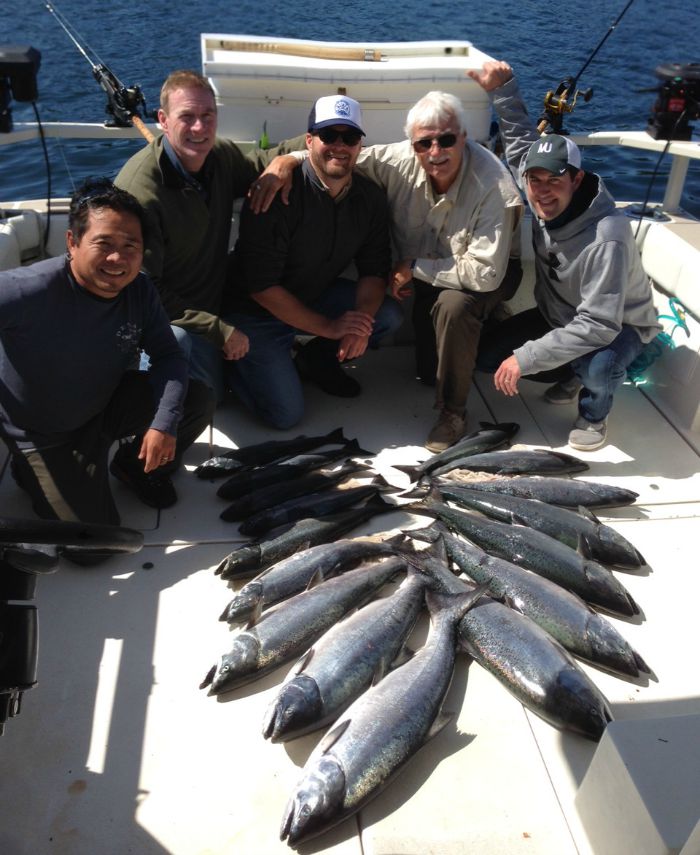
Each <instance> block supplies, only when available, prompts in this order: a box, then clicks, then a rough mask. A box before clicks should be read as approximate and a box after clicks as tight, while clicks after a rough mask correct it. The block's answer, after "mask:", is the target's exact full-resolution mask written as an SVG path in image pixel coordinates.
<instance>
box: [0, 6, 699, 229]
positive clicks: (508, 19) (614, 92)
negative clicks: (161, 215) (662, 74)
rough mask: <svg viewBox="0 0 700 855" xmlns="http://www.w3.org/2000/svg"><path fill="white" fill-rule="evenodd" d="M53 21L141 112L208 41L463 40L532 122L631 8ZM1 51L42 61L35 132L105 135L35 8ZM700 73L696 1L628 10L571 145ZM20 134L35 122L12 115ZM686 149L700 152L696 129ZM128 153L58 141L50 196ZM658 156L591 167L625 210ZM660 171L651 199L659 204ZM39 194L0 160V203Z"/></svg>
mask: <svg viewBox="0 0 700 855" xmlns="http://www.w3.org/2000/svg"><path fill="white" fill-rule="evenodd" d="M57 3H58V6H57V8H58V11H59V12H60V13H61V14H62V16H63V17H64V18H65V19H66V20H67V21H68V22H70V24H71V25H72V27H73V28H74V30H75V31H77V33H78V34H79V41H80V42H81V44H83V45H84V46H88V47H89V48H90V51H89V52H90V55H91V56H93V57H97V58H99V61H101V62H103V63H104V64H106V65H107V66H109V67H110V68H111V69H112V71H113V72H114V73H115V74H116V75H117V76H118V77H119V78H120V80H121V81H122V82H123V83H124V84H126V85H129V86H131V85H134V84H137V83H138V84H139V85H140V86H141V87H142V89H143V91H144V93H145V95H146V99H147V102H148V104H149V107H153V108H155V107H157V100H158V91H159V89H160V84H161V83H162V80H163V78H164V77H165V76H166V74H167V73H168V72H169V71H171V70H172V69H173V68H183V67H190V68H200V67H201V58H200V46H199V35H200V33H202V32H209V33H212V32H219V33H248V34H256V35H270V36H274V35H276V36H285V37H290V38H308V39H329V40H333V41H400V40H424V39H455V38H459V39H467V40H469V41H471V42H473V43H474V44H475V45H476V46H477V47H479V48H480V49H481V50H483V51H484V52H486V53H488V54H490V55H492V56H494V57H496V58H499V59H506V60H508V62H510V63H511V65H512V66H513V67H514V69H515V71H516V74H517V76H518V78H519V80H520V84H521V88H522V90H523V92H524V94H525V96H526V100H527V102H528V104H529V106H530V111H531V112H532V113H535V114H538V113H539V111H540V109H541V105H542V99H543V96H544V93H545V92H546V91H547V90H549V89H555V88H556V86H557V85H558V84H559V82H560V81H561V80H562V79H564V78H565V77H568V76H573V75H576V74H578V72H579V71H580V70H581V68H582V67H583V65H584V63H585V62H586V60H587V59H588V58H589V56H590V54H591V52H592V51H593V50H594V48H595V47H596V46H597V45H598V43H599V42H600V41H601V39H602V38H603V37H604V36H605V34H606V33H607V32H608V30H609V28H610V27H611V25H612V24H613V23H614V22H615V20H616V19H617V18H618V16H619V15H620V13H621V12H622V11H623V9H624V7H625V5H626V2H625V0H587V2H586V3H584V4H576V5H575V6H574V4H567V3H551V2H548V0H500V2H498V3H494V2H489V0H472V2H464V3H456V2H455V0H383V2H377V0H355V2H354V3H352V4H351V3H345V4H333V5H332V6H329V5H328V4H325V3H319V2H314V0H287V2H286V3H285V4H284V5H283V6H280V7H277V6H275V5H270V4H266V3H261V2H259V0H239V2H236V3H232V2H230V0H204V2H199V3H191V2H187V3H185V2H182V0H148V1H147V2H145V1H144V0H141V2H139V0H111V2H110V3H104V2H103V0H57ZM2 12H3V15H2V18H3V26H2V28H1V29H0V44H3V45H8V44H15V45H18V44H19V45H27V44H29V45H32V46H33V47H35V48H37V49H38V50H39V51H40V52H41V55H42V58H41V67H40V70H39V91H40V99H39V102H38V107H39V110H40V114H41V118H42V120H43V121H57V120H59V119H63V120H72V121H101V120H102V119H103V118H104V104H105V97H104V94H103V92H102V90H101V89H100V88H99V86H98V85H97V83H96V82H95V81H94V79H93V77H92V73H91V69H90V65H89V63H88V61H87V60H86V59H85V58H84V57H83V56H82V55H81V54H80V53H79V51H78V50H77V48H76V47H75V46H74V45H73V43H72V42H71V41H70V40H69V38H68V36H67V35H66V34H65V32H64V31H63V30H62V29H61V27H60V26H59V24H58V22H57V20H56V17H55V16H54V15H52V14H51V13H50V12H49V11H48V10H47V4H46V3H44V2H43V0H2ZM699 61H700V4H698V3H696V2H693V0H633V2H632V5H631V6H630V7H629V9H628V10H627V11H626V12H625V14H624V16H623V17H622V19H621V21H620V22H619V24H618V25H617V26H616V27H615V28H614V30H613V31H612V33H611V34H610V36H609V38H608V39H607V41H606V42H605V44H604V45H603V46H602V48H601V50H600V51H599V53H598V54H597V56H596V57H595V58H594V60H593V61H592V62H591V64H590V65H589V66H588V68H587V69H586V71H585V72H584V73H583V75H582V76H581V78H580V80H579V86H580V87H581V88H592V89H593V91H594V94H593V98H592V99H591V101H590V102H588V103H586V104H582V103H580V105H579V106H577V108H576V110H575V112H574V113H573V114H572V115H571V116H570V117H569V118H568V119H567V121H566V127H567V128H568V129H569V131H570V132H572V133H576V132H586V131H593V130H605V129H613V128H618V129H619V128H627V129H637V130H642V129H644V128H645V126H646V122H647V118H648V116H649V113H650V110H651V107H652V104H653V101H654V94H653V93H652V92H648V91H644V90H645V89H650V88H652V87H654V86H655V85H657V83H658V81H657V79H656V77H655V76H654V69H655V68H656V66H657V65H659V64H661V63H667V62H680V63H688V62H699ZM13 115H14V120H15V121H16V122H20V121H34V114H33V112H32V111H31V109H30V108H29V107H28V106H25V105H19V104H15V105H14V107H13ZM696 127H697V130H696V131H695V133H694V137H693V139H700V120H699V121H698V122H696ZM137 145H138V144H136V143H130V142H125V143H121V144H120V145H119V147H118V148H117V150H116V151H115V150H114V148H113V147H112V146H110V145H106V144H98V143H94V142H85V143H78V144H75V143H74V144H72V145H69V146H66V145H65V144H64V145H61V144H58V143H55V142H53V141H52V143H51V161H52V171H53V194H54V195H66V194H68V193H70V192H71V189H72V187H73V185H74V184H77V183H78V182H79V181H80V180H81V179H82V178H83V177H85V176H87V175H95V174H112V175H113V174H115V173H116V171H117V170H118V168H119V166H120V165H121V163H122V162H123V161H124V160H125V159H126V158H127V157H128V156H129V155H130V153H131V152H132V151H133V150H135V148H136V146H137ZM656 164H657V156H656V155H651V154H649V153H645V152H637V151H633V150H627V151H624V152H623V151H615V152H612V151H610V150H608V149H605V148H594V149H590V148H589V149H588V150H587V151H586V154H585V166H586V167H587V168H588V169H592V170H594V171H596V172H599V173H601V174H602V175H603V176H604V178H605V180H606V182H607V184H608V186H609V187H610V189H611V190H612V192H613V193H614V194H615V195H616V196H618V197H619V198H628V199H629V198H640V197H642V196H643V195H644V193H645V192H646V189H647V185H648V183H649V179H650V176H651V175H652V173H653V170H654V168H655V166H656ZM668 168H669V161H668V158H666V159H665V160H664V161H663V162H662V163H661V166H660V169H659V176H658V178H657V179H656V182H655V184H654V188H653V191H652V194H651V199H652V200H658V199H660V198H661V196H662V187H663V183H664V180H663V179H664V176H665V175H667V174H668ZM45 193H46V178H45V175H44V173H43V163H42V155H41V152H40V149H39V145H38V143H35V142H31V143H26V144H23V145H22V146H21V147H17V146H12V147H11V148H10V147H2V146H0V199H12V198H17V197H18V196H20V195H24V196H32V197H37V198H40V197H41V196H42V195H44V194H45ZM682 204H683V206H684V207H685V208H686V209H687V210H689V211H691V212H692V213H694V214H696V215H697V216H700V163H698V161H694V162H692V163H691V167H690V170H689V178H688V181H687V183H686V193H685V195H684V197H683V199H682Z"/></svg>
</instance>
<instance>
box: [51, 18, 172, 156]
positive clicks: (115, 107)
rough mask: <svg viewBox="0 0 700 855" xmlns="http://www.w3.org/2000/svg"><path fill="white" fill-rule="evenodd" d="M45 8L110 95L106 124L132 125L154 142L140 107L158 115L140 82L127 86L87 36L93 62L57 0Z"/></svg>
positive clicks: (149, 140)
mask: <svg viewBox="0 0 700 855" xmlns="http://www.w3.org/2000/svg"><path fill="white" fill-rule="evenodd" d="M44 5H45V7H46V9H47V10H48V11H49V12H50V13H51V14H52V15H53V16H54V18H55V19H56V21H57V22H58V24H59V26H60V27H61V28H62V29H63V30H64V32H65V33H66V35H67V36H68V38H69V39H70V40H71V41H72V42H73V44H74V45H75V46H76V48H77V49H78V51H79V52H80V54H81V55H82V56H84V57H85V59H86V60H87V61H88V62H89V63H90V67H91V69H92V75H93V77H94V78H95V80H96V81H97V82H98V84H99V85H100V87H101V88H102V90H103V91H104V92H105V93H106V95H107V106H106V107H105V112H106V113H108V114H109V115H110V116H111V117H112V119H111V120H105V125H106V126H107V127H119V128H130V127H131V126H132V125H133V126H134V127H136V128H138V130H139V131H140V133H141V135H142V136H143V137H144V138H145V139H146V140H147V141H148V142H153V139H154V138H153V134H152V133H151V132H150V131H149V130H148V128H147V127H146V125H145V124H144V122H143V119H142V118H141V116H140V115H139V112H138V110H139V107H143V112H144V115H145V116H147V117H149V118H155V114H154V113H149V111H148V110H147V109H146V98H145V96H144V94H143V92H142V91H141V87H140V86H138V85H137V86H124V84H123V83H122V82H121V81H120V80H119V78H118V77H117V76H116V74H115V73H114V72H113V71H112V70H111V69H110V68H109V67H108V66H107V65H106V64H105V63H104V62H102V61H101V60H100V58H99V56H98V55H97V52H96V51H94V50H93V49H92V48H91V47H90V46H89V45H87V42H85V39H83V41H84V42H85V44H86V46H87V47H88V49H89V50H90V52H91V53H92V54H93V55H94V57H95V59H96V60H97V62H94V61H93V60H92V59H91V58H90V57H89V56H88V54H87V51H86V50H85V48H83V46H82V45H81V44H80V42H79V41H78V38H77V36H79V35H80V34H79V33H78V32H77V30H76V29H75V27H73V26H72V25H71V24H70V23H69V22H68V20H67V18H66V17H65V16H64V15H63V13H62V12H60V11H59V10H58V9H57V8H56V4H55V3H50V2H46V3H45V4H44Z"/></svg>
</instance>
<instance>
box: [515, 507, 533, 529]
mask: <svg viewBox="0 0 700 855" xmlns="http://www.w3.org/2000/svg"><path fill="white" fill-rule="evenodd" d="M510 524H511V525H524V526H525V527H526V528H527V527H529V525H530V524H529V523H528V521H527V520H526V519H525V518H524V517H521V516H520V514H517V513H516V512H515V511H511V512H510Z"/></svg>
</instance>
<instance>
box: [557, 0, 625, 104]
mask: <svg viewBox="0 0 700 855" xmlns="http://www.w3.org/2000/svg"><path fill="white" fill-rule="evenodd" d="M633 3H634V0H629V2H628V3H627V5H626V6H625V8H624V9H623V10H622V12H620V14H619V15H618V16H617V18H616V19H615V20H614V21H613V23H612V24H611V25H610V27H609V28H608V31H607V32H606V33H605V35H604V36H603V38H602V39H601V40H600V41H599V42H598V46H597V47H596V48H595V49H594V50H593V53H591V55H590V56H589V57H588V59H587V60H586V61H585V62H584V64H583V66H582V68H581V70H580V71H579V73H578V74H577V75H576V76H575V77H574V78H573V80H572V83H571V87H570V88H572V89H573V88H575V87H576V84H577V83H578V79H579V77H580V76H581V75H582V74H583V72H584V71H585V70H586V69H587V68H588V66H589V65H590V64H591V62H592V61H593V58H594V57H595V55H596V54H597V53H598V51H599V50H600V49H601V48H602V47H603V45H604V44H605V42H606V41H607V40H608V38H609V37H610V36H611V35H612V33H613V30H614V29H615V28H616V27H617V25H618V24H619V23H620V21H621V20H622V17H623V15H624V14H625V12H626V11H627V10H628V9H629V7H630V6H631V5H632V4H633Z"/></svg>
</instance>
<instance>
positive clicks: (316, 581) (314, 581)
mask: <svg viewBox="0 0 700 855" xmlns="http://www.w3.org/2000/svg"><path fill="white" fill-rule="evenodd" d="M323 581H325V576H324V575H323V572H322V570H321V569H320V568H319V569H318V570H317V571H316V572H315V573H314V575H313V576H312V577H311V578H310V579H309V584H308V585H307V586H306V590H307V591H310V590H311V589H312V588H315V587H316V586H317V585H320V584H321V582H323Z"/></svg>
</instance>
